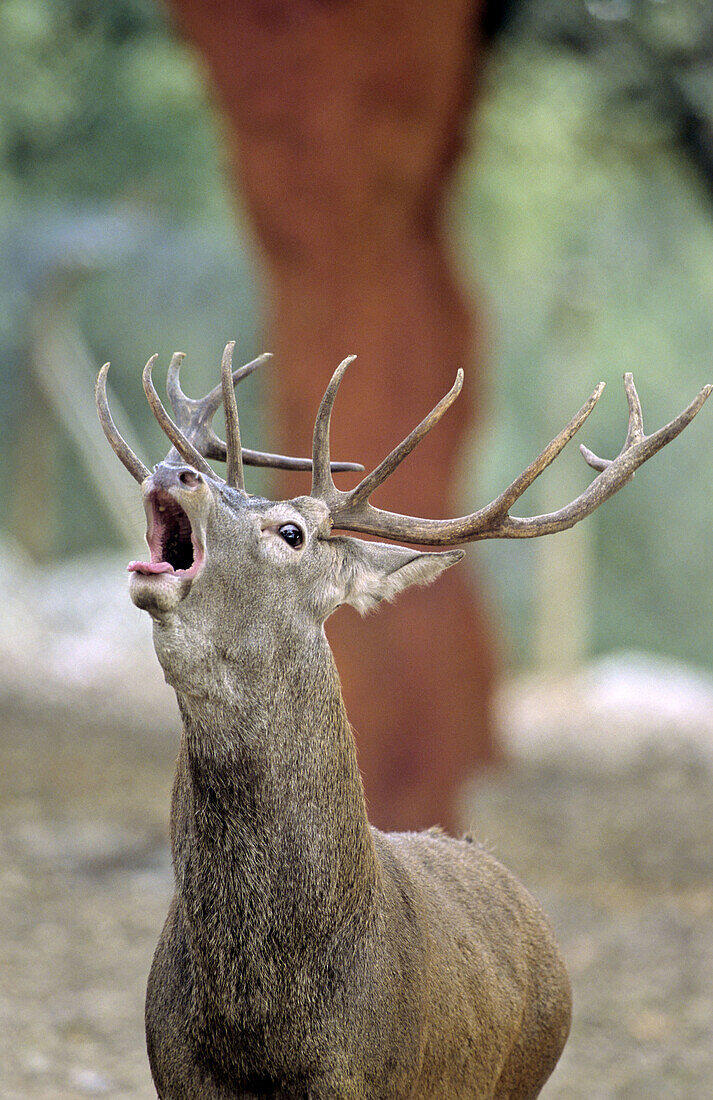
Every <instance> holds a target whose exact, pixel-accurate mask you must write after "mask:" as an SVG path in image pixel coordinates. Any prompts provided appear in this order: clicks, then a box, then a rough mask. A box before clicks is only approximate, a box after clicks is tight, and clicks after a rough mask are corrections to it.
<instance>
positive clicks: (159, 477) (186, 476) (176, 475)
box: [152, 463, 203, 489]
mask: <svg viewBox="0 0 713 1100" xmlns="http://www.w3.org/2000/svg"><path fill="white" fill-rule="evenodd" d="M152 481H153V484H154V487H155V488H156V489H172V488H176V489H199V488H200V486H201V485H202V484H203V476H202V475H201V474H199V473H198V471H197V470H194V469H193V468H192V467H191V466H169V465H165V464H164V463H161V464H160V465H159V466H157V467H156V469H155V470H154V472H153V477H152Z"/></svg>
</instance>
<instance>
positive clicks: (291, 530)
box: [278, 523, 304, 550]
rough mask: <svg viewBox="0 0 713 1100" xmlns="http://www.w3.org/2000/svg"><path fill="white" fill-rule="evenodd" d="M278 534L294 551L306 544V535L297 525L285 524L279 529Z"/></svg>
mask: <svg viewBox="0 0 713 1100" xmlns="http://www.w3.org/2000/svg"><path fill="white" fill-rule="evenodd" d="M278 534H279V535H281V537H282V538H283V539H284V540H285V542H286V543H287V544H288V546H291V547H292V549H293V550H296V549H297V548H298V547H299V546H301V545H302V543H303V542H304V535H303V534H302V531H301V530H300V528H299V527H298V526H297V524H296V523H283V524H282V527H280V528H279V529H278Z"/></svg>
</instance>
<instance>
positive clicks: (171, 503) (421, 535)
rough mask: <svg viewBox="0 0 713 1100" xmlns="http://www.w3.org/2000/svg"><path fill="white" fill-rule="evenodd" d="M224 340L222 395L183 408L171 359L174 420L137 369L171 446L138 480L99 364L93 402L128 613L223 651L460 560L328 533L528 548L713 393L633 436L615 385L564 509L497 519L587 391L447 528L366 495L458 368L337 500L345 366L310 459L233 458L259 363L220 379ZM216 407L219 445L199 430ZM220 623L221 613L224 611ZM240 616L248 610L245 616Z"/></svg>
mask: <svg viewBox="0 0 713 1100" xmlns="http://www.w3.org/2000/svg"><path fill="white" fill-rule="evenodd" d="M233 347H234V345H233V344H228V346H227V347H226V349H225V352H224V355H223V362H222V378H221V385H220V386H217V387H216V388H215V389H214V390H212V391H211V393H210V394H208V395H207V396H206V397H205V398H203V399H202V400H200V401H193V400H191V399H189V398H186V396H185V394H183V392H182V390H181V389H180V385H179V381H178V369H179V364H180V361H181V358H182V356H180V355H179V354H176V355H174V357H173V359H172V361H171V366H170V368H169V375H168V391H169V396H170V398H171V401H172V405H173V408H174V412H175V414H176V418H177V420H178V423H176V422H175V421H173V420H172V419H171V418H170V417H169V415H168V413H167V412H166V410H165V408H164V407H163V405H162V403H161V401H160V399H159V397H158V394H157V393H156V390H155V388H154V386H153V382H152V379H151V371H152V367H153V365H154V363H155V361H156V356H153V357H152V358H151V359H150V360H149V361H148V363H147V364H146V367H145V369H144V375H143V380H144V389H145V391H146V395H147V398H148V400H149V403H150V405H151V407H152V409H153V411H154V414H155V415H156V418H157V419H158V421H159V423H160V424H161V426H162V428H163V429H164V431H165V432H166V434H167V436H168V438H169V439H170V441H171V443H172V444H173V449H172V450H171V452H169V455H168V456H167V458H166V459H165V460H164V461H163V462H161V463H159V465H158V466H156V467H155V469H154V471H153V472H150V471H149V470H148V469H147V468H146V467H145V466H144V465H143V463H142V462H141V461H140V460H139V459H138V458H137V457H136V455H134V454H133V452H132V451H130V449H129V448H128V446H127V444H126V443H125V441H124V440H123V439H122V437H121V436H120V435H119V433H118V431H117V429H116V427H115V425H114V423H113V421H112V418H111V415H110V413H109V409H108V405H107V400H106V374H107V370H108V366H109V364H106V365H105V366H104V367H103V368H102V370H101V372H100V374H99V378H98V381H97V390H96V395H97V405H98V409H99V416H100V420H101V423H102V426H103V428H104V431H105V433H106V435H107V438H108V439H109V442H110V443H111V445H112V447H113V448H114V450H115V452H116V453H117V455H118V456H119V458H120V459H121V461H122V462H123V463H124V465H125V466H126V467H127V469H128V470H129V472H130V473H131V474H132V475H133V476H134V477H135V478H136V480H137V481H139V482H140V483H141V486H142V491H143V497H144V506H145V509H146V514H147V520H148V530H147V541H148V545H149V549H150V551H151V556H150V560H149V561H147V562H140V561H134V562H131V563H130V565H129V570H130V572H131V582H130V592H131V598H132V599H133V601H134V603H135V604H136V605H137V606H138V607H141V608H143V609H145V610H147V611H148V612H149V613H150V614H151V615H152V616H153V617H154V619H156V620H159V621H165V620H166V619H167V618H169V617H171V618H172V619H178V620H180V622H181V625H182V627H185V628H186V629H189V630H190V631H191V633H192V634H193V635H194V636H197V635H198V634H201V635H203V636H205V637H209V638H210V639H211V641H212V643H213V644H214V645H215V644H217V645H219V646H220V645H222V646H224V647H225V646H227V647H229V646H230V644H231V639H233V638H234V637H235V632H236V629H238V630H240V629H241V624H242V627H243V628H245V629H248V627H249V628H250V629H252V628H253V627H254V624H255V622H256V621H260V620H267V619H269V620H270V624H271V628H272V629H273V630H277V631H278V633H280V632H284V631H285V630H287V629H288V627H289V630H304V629H305V628H306V623H307V622H308V621H311V623H312V624H313V625H314V626H315V627H319V628H320V629H321V624H322V623H323V622H324V620H325V619H326V618H327V616H328V615H330V614H331V613H332V612H333V611H334V610H335V609H336V608H337V607H339V606H340V605H341V604H344V603H349V604H352V605H353V606H354V607H356V608H357V610H359V611H360V612H365V611H367V610H369V609H370V608H371V607H373V606H375V605H376V604H377V603H378V602H380V601H381V600H383V599H390V598H392V597H393V596H395V595H397V594H398V592H400V591H401V590H402V589H404V588H406V587H407V586H408V585H410V584H413V583H418V584H424V583H428V582H429V581H431V580H434V579H435V578H436V577H437V576H438V575H439V574H440V573H441V572H442V571H443V570H444V569H446V568H447V567H448V566H450V565H452V564H454V563H455V562H456V561H458V560H459V559H460V558H461V557H462V553H463V552H462V551H461V550H447V551H445V552H441V553H424V552H422V551H419V550H417V549H415V548H413V547H404V546H393V545H386V544H382V543H375V542H370V541H365V540H363V539H356V538H351V537H349V536H345V535H343V536H335V535H333V533H332V532H333V529H337V530H340V531H352V532H358V533H367V534H370V535H377V536H382V537H385V538H388V539H398V540H401V541H403V542H406V543H408V544H416V545H431V546H451V545H453V544H455V543H463V542H472V541H476V540H478V539H492V538H534V537H537V536H540V535H546V534H551V533H553V532H555V531H561V530H564V529H565V528H568V527H572V526H574V524H576V523H578V522H579V521H580V520H581V519H583V518H584V517H585V516H587V515H589V514H590V513H591V512H592V511H594V509H595V508H597V507H598V506H599V505H600V504H601V503H603V501H605V500H606V499H607V498H608V497H610V496H612V495H613V494H614V493H616V492H617V491H618V490H619V489H620V488H621V487H622V486H623V485H624V484H625V483H626V482H627V481H628V480H629V479H630V478H631V477H632V476H633V474H634V471H635V470H636V469H637V468H638V467H639V466H640V465H641V464H642V463H643V462H645V461H646V460H647V459H648V458H650V457H651V456H652V455H654V454H655V453H656V452H657V451H658V450H660V449H661V448H662V447H663V446H665V445H666V443H669V442H670V441H671V440H672V439H674V438H675V437H676V436H677V435H678V434H679V433H680V432H681V431H682V430H683V429H684V428H685V427H686V425H687V424H689V423H690V422H691V420H692V419H693V417H694V416H695V415H696V413H697V412H698V410H699V409H700V408H701V406H702V405H703V402H704V401H705V400H706V398H707V397H708V395H709V394H710V392H711V389H712V388H713V387H711V386H705V387H704V388H703V389H702V390H701V392H700V393H699V394H698V396H697V397H696V398H695V399H694V400H693V401H692V402H691V404H690V405H689V406H688V407H687V408H686V409H685V410H684V411H683V412H682V413H681V414H680V416H678V417H676V418H675V419H674V420H672V421H671V422H670V423H669V424H667V425H665V427H663V428H660V429H659V430H658V431H657V432H654V433H653V434H652V435H649V436H647V435H645V434H644V431H643V420H642V413H641V405H640V402H639V398H638V395H637V393H636V389H635V387H634V382H633V378H632V376H631V375H630V374H627V375H625V376H624V386H625V390H626V395H627V400H628V405H629V425H628V431H627V434H626V439H625V441H624V445H623V447H622V449H621V451H620V453H619V454H618V455H617V457H616V458H614V459H611V460H608V459H601V458H598V457H597V456H596V455H594V454H593V453H592V452H591V451H589V450H588V449H587V448H586V447H582V448H581V450H582V453H583V455H584V457H585V459H586V461H587V462H588V463H589V465H590V466H591V467H593V468H594V469H595V470H597V471H598V474H597V476H596V477H595V478H594V480H593V481H592V482H591V483H590V484H589V486H588V487H587V489H585V491H584V492H583V493H582V494H581V495H580V496H578V497H577V498H576V499H575V500H573V501H571V502H570V503H569V504H567V505H565V506H564V507H563V508H560V509H558V510H557V511H556V512H551V513H549V514H546V515H540V516H531V517H526V518H521V517H516V516H512V515H511V514H510V510H511V508H512V506H513V505H514V504H515V502H516V501H517V500H518V499H519V497H520V496H521V495H522V494H523V493H524V492H525V490H526V489H527V488H528V487H529V486H530V485H531V484H532V482H533V481H534V480H535V478H536V477H538V476H539V475H540V474H541V473H542V471H543V470H545V469H546V467H547V466H548V465H549V464H550V463H551V462H552V461H553V460H554V459H555V458H556V457H557V455H558V454H559V453H560V451H561V450H562V449H563V447H564V446H565V444H566V443H567V442H568V441H569V440H570V439H571V438H572V436H573V435H574V434H575V433H576V432H577V431H578V430H579V429H580V427H581V426H582V424H583V423H584V421H585V420H586V419H587V417H588V416H589V415H590V413H591V412H592V410H593V409H594V406H595V405H596V403H597V401H598V400H599V397H600V396H601V393H602V390H603V388H604V383H600V385H599V386H597V388H596V389H595V390H594V392H593V393H592V395H591V396H590V398H589V399H588V400H587V401H586V402H585V404H584V405H583V406H582V408H581V409H580V410H579V412H578V413H577V414H576V415H575V416H574V417H573V418H572V420H571V421H570V422H569V424H567V425H566V427H564V428H563V429H562V431H561V432H559V434H558V435H557V436H556V437H555V438H554V439H553V440H552V441H551V442H550V443H549V444H548V446H547V447H545V449H544V450H543V451H542V452H541V454H540V455H538V457H537V458H536V459H535V460H534V462H532V463H531V464H530V465H529V466H528V467H527V469H526V470H524V471H523V472H522V473H521V474H519V475H518V476H517V477H516V478H515V480H514V481H513V482H512V483H511V484H510V485H509V486H508V487H507V488H506V489H505V490H504V492H502V493H501V494H500V495H499V496H498V497H497V498H496V499H495V500H493V501H492V502H491V503H490V504H487V505H486V506H485V507H484V508H481V509H480V510H479V511H477V512H474V513H472V514H471V515H468V516H463V517H460V518H456V519H446V520H435V519H419V518H416V517H412V516H403V515H397V514H395V513H392V512H385V511H382V510H381V509H378V508H375V507H373V506H372V505H371V504H370V503H369V497H370V496H371V494H372V493H373V492H374V490H375V489H376V488H377V486H379V485H380V484H382V482H384V481H385V480H386V478H387V477H388V476H389V475H390V474H391V473H392V471H393V470H394V469H395V468H396V467H397V466H398V465H399V463H400V462H402V461H403V459H404V458H405V457H406V456H407V455H408V454H409V453H410V452H411V451H412V450H413V449H414V447H416V446H417V444H418V443H419V442H420V440H421V439H423V437H424V436H425V435H426V434H427V432H429V431H430V430H431V428H432V427H434V425H435V424H437V423H438V421H439V420H440V419H441V417H442V416H443V414H444V413H445V412H446V410H447V409H448V408H449V407H450V405H451V404H452V403H453V401H454V400H455V399H456V397H457V396H458V394H459V392H460V390H461V386H462V383H463V372H462V371H461V370H459V371H458V374H457V376H456V380H455V383H454V385H453V388H452V389H451V390H450V392H449V393H448V394H447V395H446V396H445V397H444V398H443V399H442V400H441V401H440V402H439V403H438V405H436V407H435V408H434V409H433V410H432V411H431V413H430V414H429V415H428V416H427V417H426V418H425V420H423V421H422V422H421V424H419V425H418V427H416V428H415V429H414V430H413V431H412V432H411V433H410V434H409V435H408V436H407V437H406V439H404V440H403V442H402V443H401V444H399V446H398V447H396V448H395V449H394V450H393V451H392V452H391V454H389V455H388V456H387V457H386V458H385V459H384V460H383V461H382V462H381V463H380V464H379V465H378V466H377V467H376V469H374V470H373V471H372V472H371V473H370V474H368V475H367V476H366V477H364V478H363V479H362V480H361V481H360V482H359V484H358V485H357V486H356V487H355V488H354V489H351V490H349V491H348V492H345V491H342V490H340V489H338V488H337V487H336V485H335V484H334V480H333V477H332V471H333V470H338V469H352V470H354V469H363V467H359V466H357V465H355V464H349V463H334V464H333V463H331V461H330V443H329V427H330V418H331V412H332V407H333V405H334V400H335V397H336V394H337V390H338V388H339V385H340V383H341V381H342V378H343V377H344V374H345V372H346V370H347V367H348V366H349V364H350V363H351V362H352V360H353V359H354V358H355V357H354V356H350V357H349V358H347V359H345V360H344V361H343V362H342V363H341V364H340V366H339V367H338V368H337V370H336V371H335V373H334V375H333V377H332V379H331V381H330V383H329V386H328V387H327V390H326V393H325V395H324V398H323V399H322V403H321V405H320V409H319V413H318V415H317V420H316V423H315V428H314V438H313V450H312V461H311V462H309V461H308V460H306V459H288V458H285V457H284V456H279V455H266V454H263V453H260V452H252V451H247V450H245V449H243V448H242V445H241V439H240V429H239V421H238V410H237V403H236V400H235V393H234V385H235V383H236V382H238V381H240V380H241V378H244V377H245V376H246V375H247V374H248V373H250V372H251V371H252V370H254V369H255V367H256V366H258V365H259V363H260V362H261V361H263V359H264V357H261V358H260V359H259V360H255V361H254V362H253V363H250V364H248V365H247V366H246V367H243V368H241V369H240V370H238V371H235V372H233V371H232V365H231V357H232V351H233ZM221 400H222V403H223V406H224V409H225V418H226V437H227V438H226V443H222V442H221V441H220V440H219V439H218V437H217V436H216V435H215V433H214V432H213V430H212V428H211V427H210V423H211V420H212V417H213V415H214V413H215V412H216V410H217V408H218V407H219V405H220V403H221ZM206 456H211V457H215V458H224V459H225V460H226V462H227V470H226V477H225V479H223V478H221V477H219V476H218V475H217V474H216V473H215V472H214V471H213V470H212V468H211V467H210V466H209V464H208V462H207V459H206ZM244 462H253V463H256V464H259V465H272V466H283V467H284V466H288V465H289V466H292V467H294V466H299V467H301V468H309V467H310V466H311V467H312V488H311V492H310V495H309V496H302V497H296V498H295V499H293V500H285V501H279V502H274V501H269V500H265V499H263V498H261V497H257V496H253V495H250V494H249V493H247V492H246V490H245V485H244V478H243V463H244ZM228 608H229V609H231V613H230V614H229V615H226V609H228ZM248 609H249V614H248Z"/></svg>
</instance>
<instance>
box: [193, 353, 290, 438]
mask: <svg viewBox="0 0 713 1100" xmlns="http://www.w3.org/2000/svg"><path fill="white" fill-rule="evenodd" d="M231 343H232V345H233V348H235V340H232V341H231ZM223 354H225V352H223ZM270 359H272V352H271V351H264V352H263V353H262V355H258V356H257V358H256V359H252V360H251V361H250V362H249V363H246V364H245V365H244V366H242V367H236V368H235V370H234V371H233V372H232V376H233V385H234V386H237V385H238V384H239V383H240V382H242V381H243V379H244V378H247V377H248V375H250V374H252V373H253V371H256V370H257V369H258V367H261V366H262V365H263V363H267V362H269V360H270ZM186 400H187V401H189V402H190V403H191V404H192V405H194V406H200V408H201V409H202V411H203V414H204V415H205V416H207V417H212V416H214V415H215V413H216V412H217V411H218V409H219V408H220V405H221V402H222V401H223V381H222V374H221V381H220V382H219V383H218V385H217V386H214V387H213V389H212V390H211V391H210V393H207V394H206V395H205V397H202V398H201V399H200V400H195V401H191V399H190V398H186ZM215 438H216V440H218V437H217V436H216V437H215ZM218 442H220V440H218ZM213 457H216V456H215V455H214V456H213Z"/></svg>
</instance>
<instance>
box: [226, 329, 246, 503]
mask: <svg viewBox="0 0 713 1100" xmlns="http://www.w3.org/2000/svg"><path fill="white" fill-rule="evenodd" d="M234 350H235V341H234V340H231V341H230V343H228V344H226V345H225V350H224V352H223V360H222V363H221V368H220V369H221V386H222V390H223V406H224V408H225V446H226V452H227V453H226V462H227V471H226V475H225V480H226V483H227V484H228V485H232V486H233V487H234V488H236V489H243V490H244V489H245V476H244V474H243V452H242V446H241V444H240V420H239V418H238V403H237V401H236V400H235V389H234V388H233V387H234V385H235V383H234V382H233V351H234Z"/></svg>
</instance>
